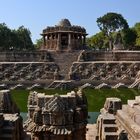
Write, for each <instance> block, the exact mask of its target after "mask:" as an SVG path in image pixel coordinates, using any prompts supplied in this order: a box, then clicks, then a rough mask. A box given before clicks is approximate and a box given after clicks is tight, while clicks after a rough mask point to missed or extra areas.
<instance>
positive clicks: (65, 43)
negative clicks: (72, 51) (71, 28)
mask: <svg viewBox="0 0 140 140" xmlns="http://www.w3.org/2000/svg"><path fill="white" fill-rule="evenodd" d="M67 47H68V34H62V35H61V49H62V50H65V49H67Z"/></svg>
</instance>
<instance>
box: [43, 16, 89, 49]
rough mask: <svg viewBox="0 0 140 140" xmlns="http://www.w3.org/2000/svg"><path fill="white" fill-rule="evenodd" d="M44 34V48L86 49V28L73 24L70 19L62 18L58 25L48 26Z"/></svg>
mask: <svg viewBox="0 0 140 140" xmlns="http://www.w3.org/2000/svg"><path fill="white" fill-rule="evenodd" d="M41 35H42V36H43V41H44V44H43V47H42V49H43V50H55V51H70V50H79V49H84V46H85V44H86V35H87V34H86V30H85V28H82V27H80V26H74V25H71V23H70V21H69V20H68V19H62V20H61V21H60V22H59V23H58V25H55V26H53V27H47V28H46V29H44V30H43V33H42V34H41Z"/></svg>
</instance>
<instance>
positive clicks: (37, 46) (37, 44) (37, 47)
mask: <svg viewBox="0 0 140 140" xmlns="http://www.w3.org/2000/svg"><path fill="white" fill-rule="evenodd" d="M41 46H43V38H40V39H37V40H36V43H35V48H36V49H39V48H41Z"/></svg>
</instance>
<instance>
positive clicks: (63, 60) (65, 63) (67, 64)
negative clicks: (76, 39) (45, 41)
mask: <svg viewBox="0 0 140 140" xmlns="http://www.w3.org/2000/svg"><path fill="white" fill-rule="evenodd" d="M81 51H82V50H81ZM81 51H73V52H51V56H52V58H54V62H55V63H56V64H57V65H58V66H59V74H60V75H61V80H62V79H63V80H69V77H68V73H69V70H70V68H71V66H72V63H73V62H75V61H77V59H78V56H79V55H80V53H81Z"/></svg>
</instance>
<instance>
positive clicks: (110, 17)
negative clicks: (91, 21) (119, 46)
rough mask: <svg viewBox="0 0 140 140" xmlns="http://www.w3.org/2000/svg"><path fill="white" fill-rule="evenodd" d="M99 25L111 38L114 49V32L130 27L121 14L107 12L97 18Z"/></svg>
mask: <svg viewBox="0 0 140 140" xmlns="http://www.w3.org/2000/svg"><path fill="white" fill-rule="evenodd" d="M96 22H97V25H98V27H99V29H100V30H101V31H102V32H103V33H104V34H105V35H106V36H107V38H108V40H109V46H110V49H112V42H113V40H112V36H111V35H112V33H113V32H116V31H119V30H125V29H128V28H129V26H128V23H127V21H126V20H125V19H124V18H123V16H122V15H121V14H117V13H107V14H105V15H104V16H102V17H99V18H97V21H96Z"/></svg>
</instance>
